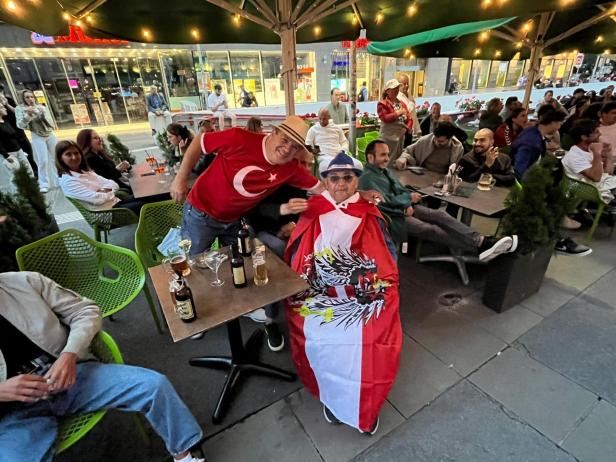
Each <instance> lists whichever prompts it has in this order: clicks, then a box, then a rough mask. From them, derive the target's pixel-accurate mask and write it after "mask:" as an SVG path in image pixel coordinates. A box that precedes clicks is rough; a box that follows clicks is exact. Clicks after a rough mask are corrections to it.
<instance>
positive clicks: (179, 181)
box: [170, 135, 203, 202]
mask: <svg viewBox="0 0 616 462" xmlns="http://www.w3.org/2000/svg"><path fill="white" fill-rule="evenodd" d="M202 137H203V135H201V136H200V137H197V138H195V139H194V140H193V142H192V143H190V145H189V146H188V149H187V150H186V153H185V154H184V158H183V159H182V163H181V164H180V171H179V172H178V174H177V175H176V177H175V179H174V180H173V183H171V188H170V193H171V197H172V198H173V199H174V200H175V201H176V202H184V200H185V199H186V196H187V195H188V178H189V177H190V172H191V171H192V169H193V167H194V166H195V165H196V163H197V161H198V160H199V157H201V138H202Z"/></svg>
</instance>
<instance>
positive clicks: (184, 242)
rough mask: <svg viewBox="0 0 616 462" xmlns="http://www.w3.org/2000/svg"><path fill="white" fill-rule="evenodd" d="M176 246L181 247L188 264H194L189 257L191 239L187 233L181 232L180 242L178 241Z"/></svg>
mask: <svg viewBox="0 0 616 462" xmlns="http://www.w3.org/2000/svg"><path fill="white" fill-rule="evenodd" d="M178 246H179V247H180V249H182V252H184V255H185V256H186V261H187V262H188V264H189V265H190V266H192V265H194V264H195V261H194V260H193V259H192V258H191V257H190V248H191V247H192V241H191V239H190V236H189V235H188V233H186V232H184V231H183V232H182V238H181V239H180V242H178Z"/></svg>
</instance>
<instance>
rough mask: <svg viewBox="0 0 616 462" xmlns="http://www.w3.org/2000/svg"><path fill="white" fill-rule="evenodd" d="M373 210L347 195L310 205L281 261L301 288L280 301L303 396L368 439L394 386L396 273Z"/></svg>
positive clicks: (397, 346)
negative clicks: (298, 279)
mask: <svg viewBox="0 0 616 462" xmlns="http://www.w3.org/2000/svg"><path fill="white" fill-rule="evenodd" d="M383 228H384V221H383V217H382V216H381V214H380V212H379V211H378V209H377V208H376V207H375V206H374V205H372V204H369V203H368V202H366V201H364V200H363V199H361V198H360V197H359V195H358V194H355V195H354V196H352V197H351V198H349V199H347V200H346V201H345V202H343V203H341V204H336V203H335V201H334V200H333V199H332V198H331V196H330V195H329V193H327V192H324V193H323V194H321V195H319V196H316V197H313V198H311V199H310V201H309V208H308V210H307V211H306V212H304V213H303V214H302V217H301V218H300V220H299V223H298V224H297V227H296V229H295V231H294V233H293V235H292V236H291V239H290V240H289V246H288V247H287V255H286V257H287V261H289V262H290V265H291V268H292V269H293V270H294V271H295V272H296V273H297V274H299V275H300V276H301V277H302V278H303V279H305V280H306V282H308V284H309V289H307V290H306V291H305V292H302V293H300V294H297V295H296V296H294V297H292V298H290V299H288V300H287V319H288V322H289V329H290V340H291V353H292V356H293V360H294V362H295V365H296V367H297V371H298V374H299V376H300V378H301V379H302V382H303V383H304V385H305V386H306V388H307V389H308V390H309V391H310V392H311V393H312V394H314V395H315V396H316V397H318V398H319V400H320V401H321V402H322V403H323V404H325V405H326V406H327V407H328V408H329V409H330V410H331V411H332V412H333V414H334V415H335V416H336V417H337V418H338V419H340V420H341V421H342V422H344V423H346V424H347V425H350V426H352V427H355V428H357V429H360V430H362V431H370V429H371V428H372V426H373V424H374V422H375V420H376V418H377V417H378V414H379V411H380V409H381V407H382V405H383V404H384V402H385V399H386V398H387V395H388V393H389V391H390V390H391V387H392V385H393V382H394V380H395V377H396V374H397V371H398V365H399V359H400V350H401V347H402V329H401V326H400V316H399V292H398V285H399V281H398V269H397V266H396V262H395V260H394V257H393V256H392V255H391V253H390V251H389V250H388V247H387V244H386V242H385V237H384V234H383V230H382V229H383Z"/></svg>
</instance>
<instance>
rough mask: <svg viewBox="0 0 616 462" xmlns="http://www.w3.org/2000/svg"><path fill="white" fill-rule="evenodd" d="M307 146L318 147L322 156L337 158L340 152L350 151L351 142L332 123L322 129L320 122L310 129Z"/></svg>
mask: <svg viewBox="0 0 616 462" xmlns="http://www.w3.org/2000/svg"><path fill="white" fill-rule="evenodd" d="M306 144H307V145H309V146H318V147H319V149H320V151H321V154H324V155H331V156H335V155H336V154H338V153H339V152H340V151H343V150H344V151H348V150H349V142H348V141H347V139H346V138H345V136H344V132H343V131H342V129H341V128H340V127H336V126H335V125H334V124H332V123H331V122H330V123H329V124H328V125H327V126H325V127H322V126H321V123H320V122H317V123H316V124H314V125H313V126H312V127H310V128H309V129H308V134H307V135H306Z"/></svg>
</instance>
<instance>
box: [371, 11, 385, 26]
mask: <svg viewBox="0 0 616 462" xmlns="http://www.w3.org/2000/svg"><path fill="white" fill-rule="evenodd" d="M383 19H385V16H384V15H383V13H381V12H379V13H377V15H376V18H375V19H374V22H375V23H377V24H381V23H382V22H383Z"/></svg>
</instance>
